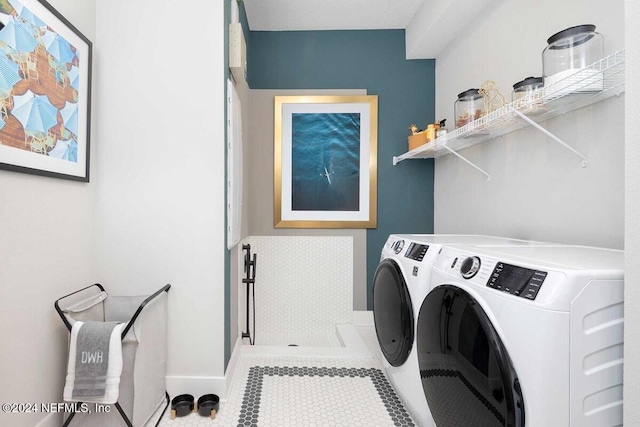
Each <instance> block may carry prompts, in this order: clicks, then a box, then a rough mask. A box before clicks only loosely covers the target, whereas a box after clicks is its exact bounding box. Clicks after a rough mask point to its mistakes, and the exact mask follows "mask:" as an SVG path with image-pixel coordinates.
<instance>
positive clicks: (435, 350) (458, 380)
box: [417, 285, 526, 427]
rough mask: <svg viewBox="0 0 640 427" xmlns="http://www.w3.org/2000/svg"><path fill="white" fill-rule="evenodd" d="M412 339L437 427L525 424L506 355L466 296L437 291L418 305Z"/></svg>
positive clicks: (451, 290)
mask: <svg viewBox="0 0 640 427" xmlns="http://www.w3.org/2000/svg"><path fill="white" fill-rule="evenodd" d="M505 321H515V319H505ZM523 333H526V332H525V331H523ZM417 334H418V336H417V341H418V343H417V346H418V361H419V366H420V377H421V379H422V388H423V389H424V393H425V396H426V398H427V401H428V402H429V408H430V409H431V413H432V415H433V419H434V420H435V422H436V425H438V426H456V427H477V426H483V427H500V426H510V427H522V426H524V425H525V424H524V399H523V396H522V391H521V389H520V384H519V382H518V377H517V375H516V372H515V370H514V368H513V365H512V364H511V360H510V358H509V355H508V354H507V351H506V349H505V347H504V345H503V344H502V341H501V340H500V337H499V336H498V334H497V333H496V330H495V328H494V327H493V325H492V324H491V322H490V320H489V318H488V317H487V314H486V313H485V312H484V310H483V309H482V307H481V306H480V304H479V303H478V302H477V301H476V300H475V299H474V298H473V297H472V296H471V295H469V294H468V293H467V292H466V291H464V290H462V289H460V288H458V287H455V286H450V285H444V286H438V287H436V288H435V289H434V290H432V291H431V292H430V293H429V295H427V298H425V300H424V302H423V303H422V307H421V308H420V315H419V317H418V332H417Z"/></svg>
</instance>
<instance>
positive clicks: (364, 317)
mask: <svg viewBox="0 0 640 427" xmlns="http://www.w3.org/2000/svg"><path fill="white" fill-rule="evenodd" d="M353 325H354V326H374V323H373V311H371V310H368V311H354V312H353Z"/></svg>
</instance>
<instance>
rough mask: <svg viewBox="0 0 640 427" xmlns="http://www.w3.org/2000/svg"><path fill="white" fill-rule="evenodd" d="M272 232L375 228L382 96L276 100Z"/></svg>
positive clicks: (284, 98) (289, 97)
mask: <svg viewBox="0 0 640 427" xmlns="http://www.w3.org/2000/svg"><path fill="white" fill-rule="evenodd" d="M274 116H275V122H274V130H275V131H274V226H275V227H276V228H376V226H377V211H376V209H377V153H378V97H377V96H376V95H362V96H276V97H275V115H274Z"/></svg>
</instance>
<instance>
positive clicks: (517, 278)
mask: <svg viewBox="0 0 640 427" xmlns="http://www.w3.org/2000/svg"><path fill="white" fill-rule="evenodd" d="M546 277H547V272H546V271H539V270H531V269H529V268H523V267H518V266H516V265H511V264H506V263H504V262H500V261H498V263H497V264H496V268H494V269H493V273H492V274H491V277H490V278H489V280H488V281H487V286H488V287H490V288H493V289H497V290H500V291H503V292H507V293H510V294H511V295H516V296H520V297H522V298H527V299H530V300H534V299H536V296H537V295H538V292H539V291H540V288H541V287H542V283H543V282H544V279H545V278H546Z"/></svg>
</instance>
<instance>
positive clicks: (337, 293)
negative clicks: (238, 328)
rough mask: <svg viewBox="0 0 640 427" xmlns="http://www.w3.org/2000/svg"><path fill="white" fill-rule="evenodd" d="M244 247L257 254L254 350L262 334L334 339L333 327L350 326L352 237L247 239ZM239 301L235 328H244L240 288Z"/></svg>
mask: <svg viewBox="0 0 640 427" xmlns="http://www.w3.org/2000/svg"><path fill="white" fill-rule="evenodd" d="M247 243H249V244H250V245H251V253H252V254H253V253H255V254H257V268H256V284H255V301H256V339H257V341H256V342H257V343H258V344H260V341H261V339H260V337H261V336H260V334H261V333H264V334H266V335H265V336H268V335H269V334H298V335H305V334H333V333H334V332H335V325H336V324H341V323H352V320H353V239H352V238H351V237H348V236H335V237H332V236H329V237H327V236H313V237H311V236H302V237H299V236H252V237H250V238H248V239H247ZM239 295H240V297H239V299H240V312H241V314H240V316H241V319H240V325H244V324H245V320H244V310H245V304H246V303H245V298H246V291H245V289H244V287H242V288H241V289H240V291H239ZM250 314H252V313H251V312H250ZM252 321H253V320H252ZM252 327H253V324H252Z"/></svg>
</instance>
